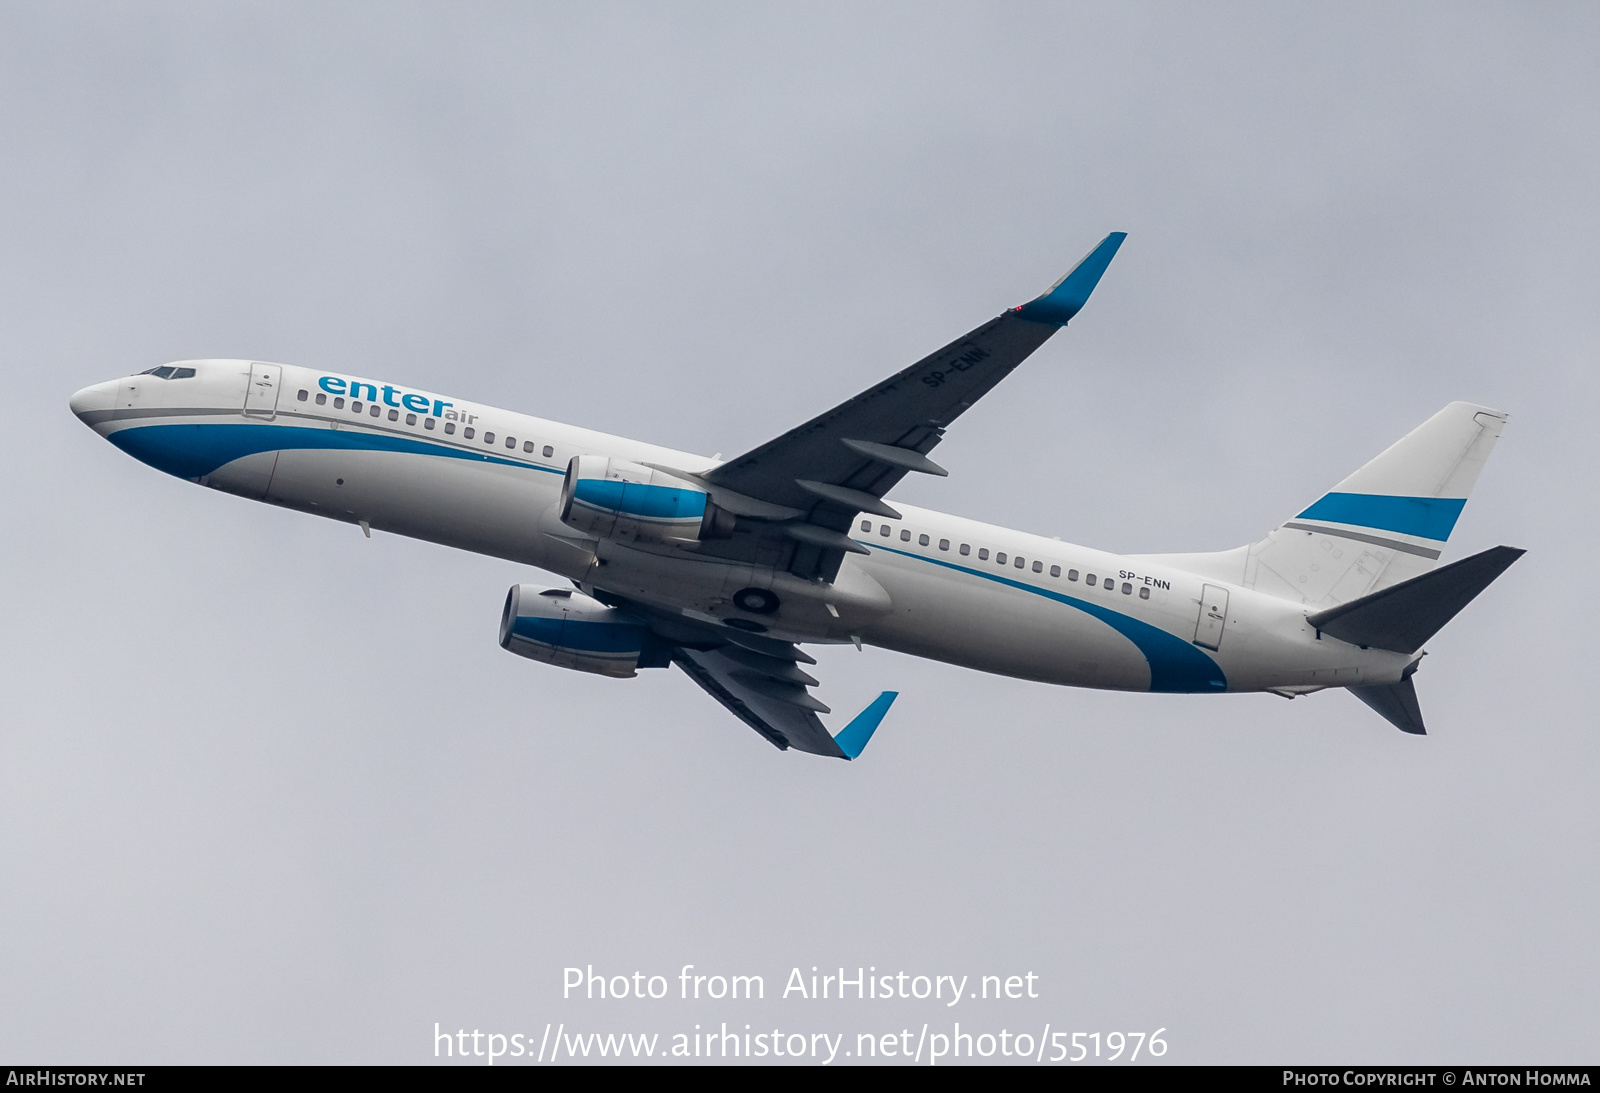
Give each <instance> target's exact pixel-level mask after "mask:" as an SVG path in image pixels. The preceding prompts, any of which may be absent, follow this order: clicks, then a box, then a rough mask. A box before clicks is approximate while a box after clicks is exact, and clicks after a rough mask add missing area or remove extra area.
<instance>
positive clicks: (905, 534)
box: [900, 528, 911, 543]
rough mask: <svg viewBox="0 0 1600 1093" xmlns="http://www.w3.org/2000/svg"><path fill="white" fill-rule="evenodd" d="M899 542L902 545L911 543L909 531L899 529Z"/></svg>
mask: <svg viewBox="0 0 1600 1093" xmlns="http://www.w3.org/2000/svg"><path fill="white" fill-rule="evenodd" d="M900 541H901V542H902V543H909V542H910V541H911V531H910V530H909V529H907V528H902V529H901V531H900Z"/></svg>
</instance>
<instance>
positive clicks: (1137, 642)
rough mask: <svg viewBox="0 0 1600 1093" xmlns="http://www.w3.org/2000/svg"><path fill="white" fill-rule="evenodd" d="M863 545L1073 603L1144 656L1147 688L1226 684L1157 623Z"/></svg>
mask: <svg viewBox="0 0 1600 1093" xmlns="http://www.w3.org/2000/svg"><path fill="white" fill-rule="evenodd" d="M862 545H863V546H868V547H871V548H872V549H873V550H885V551H888V552H889V553H890V554H899V555H901V556H902V557H906V558H915V559H916V560H917V561H919V562H927V563H929V564H930V565H937V566H943V567H944V568H945V569H953V570H955V571H956V572H958V573H968V574H971V575H972V576H974V577H982V578H983V579H984V580H986V581H994V582H995V583H996V584H1003V585H1007V586H1009V587H1011V588H1017V589H1021V590H1022V591H1024V592H1032V593H1033V594H1034V595H1036V596H1043V597H1044V598H1045V599H1047V600H1055V601H1056V602H1057V603H1064V604H1066V605H1067V606H1068V607H1075V608H1077V609H1078V610H1079V611H1082V612H1084V613H1085V614H1088V615H1092V616H1094V617H1095V618H1097V619H1099V620H1100V621H1101V622H1103V623H1105V624H1106V625H1107V626H1109V627H1111V628H1112V629H1113V630H1115V631H1116V632H1117V633H1119V634H1121V635H1122V636H1123V637H1125V638H1127V639H1128V640H1129V641H1131V642H1133V644H1134V646H1135V647H1136V648H1137V649H1138V650H1139V652H1140V653H1142V654H1144V659H1145V661H1146V662H1148V663H1149V665H1150V689H1151V690H1152V691H1162V692H1165V693H1169V694H1200V693H1210V692H1216V691H1224V690H1227V688H1228V678H1227V676H1225V675H1223V673H1222V668H1221V666H1220V665H1218V664H1217V662H1216V661H1214V660H1212V659H1211V658H1210V657H1208V656H1206V654H1204V653H1202V652H1201V651H1200V650H1199V649H1197V648H1196V647H1195V646H1194V645H1193V644H1191V643H1190V642H1187V641H1184V640H1183V639H1182V638H1180V637H1178V636H1177V635H1176V634H1169V633H1167V631H1165V630H1163V629H1161V628H1160V627H1159V626H1152V625H1150V624H1149V623H1147V622H1143V621H1141V620H1139V619H1135V618H1132V617H1130V616H1128V615H1124V614H1122V613H1121V612H1118V611H1112V610H1111V609H1110V608H1107V607H1102V606H1100V605H1099V604H1097V603H1090V602H1089V601H1087V600H1080V599H1078V598H1077V597H1075V596H1067V595H1063V594H1062V593H1060V592H1052V591H1050V590H1049V589H1047V588H1040V587H1038V586H1037V585H1031V584H1027V583H1026V582H1023V581H1014V580H1012V579H1011V578H1010V577H1002V576H1000V575H999V574H997V573H985V572H984V571H982V570H981V569H970V568H968V567H967V566H964V565H957V564H955V563H954V562H947V561H944V560H943V559H940V558H929V557H926V556H925V555H922V554H913V553H911V552H910V551H908V550H896V549H895V548H894V547H886V546H883V545H882V544H880V543H870V542H869V543H863V544H862Z"/></svg>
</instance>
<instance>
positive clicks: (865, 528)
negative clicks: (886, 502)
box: [861, 520, 872, 531]
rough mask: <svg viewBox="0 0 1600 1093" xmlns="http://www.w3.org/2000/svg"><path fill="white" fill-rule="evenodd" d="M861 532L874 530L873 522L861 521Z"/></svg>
mask: <svg viewBox="0 0 1600 1093" xmlns="http://www.w3.org/2000/svg"><path fill="white" fill-rule="evenodd" d="M861 530H862V531H871V530H872V521H871V520H863V521H861Z"/></svg>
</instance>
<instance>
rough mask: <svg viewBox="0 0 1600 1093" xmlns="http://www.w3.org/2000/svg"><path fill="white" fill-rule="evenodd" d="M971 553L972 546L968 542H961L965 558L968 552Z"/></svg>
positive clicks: (962, 553)
mask: <svg viewBox="0 0 1600 1093" xmlns="http://www.w3.org/2000/svg"><path fill="white" fill-rule="evenodd" d="M971 553H972V548H971V547H970V546H968V545H967V544H966V543H962V544H961V556H962V557H963V558H965V557H966V556H967V555H968V554H971Z"/></svg>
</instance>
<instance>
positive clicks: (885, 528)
mask: <svg viewBox="0 0 1600 1093" xmlns="http://www.w3.org/2000/svg"><path fill="white" fill-rule="evenodd" d="M878 534H879V535H881V536H883V537H884V538H885V539H887V538H888V537H889V525H888V524H879V525H878Z"/></svg>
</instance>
